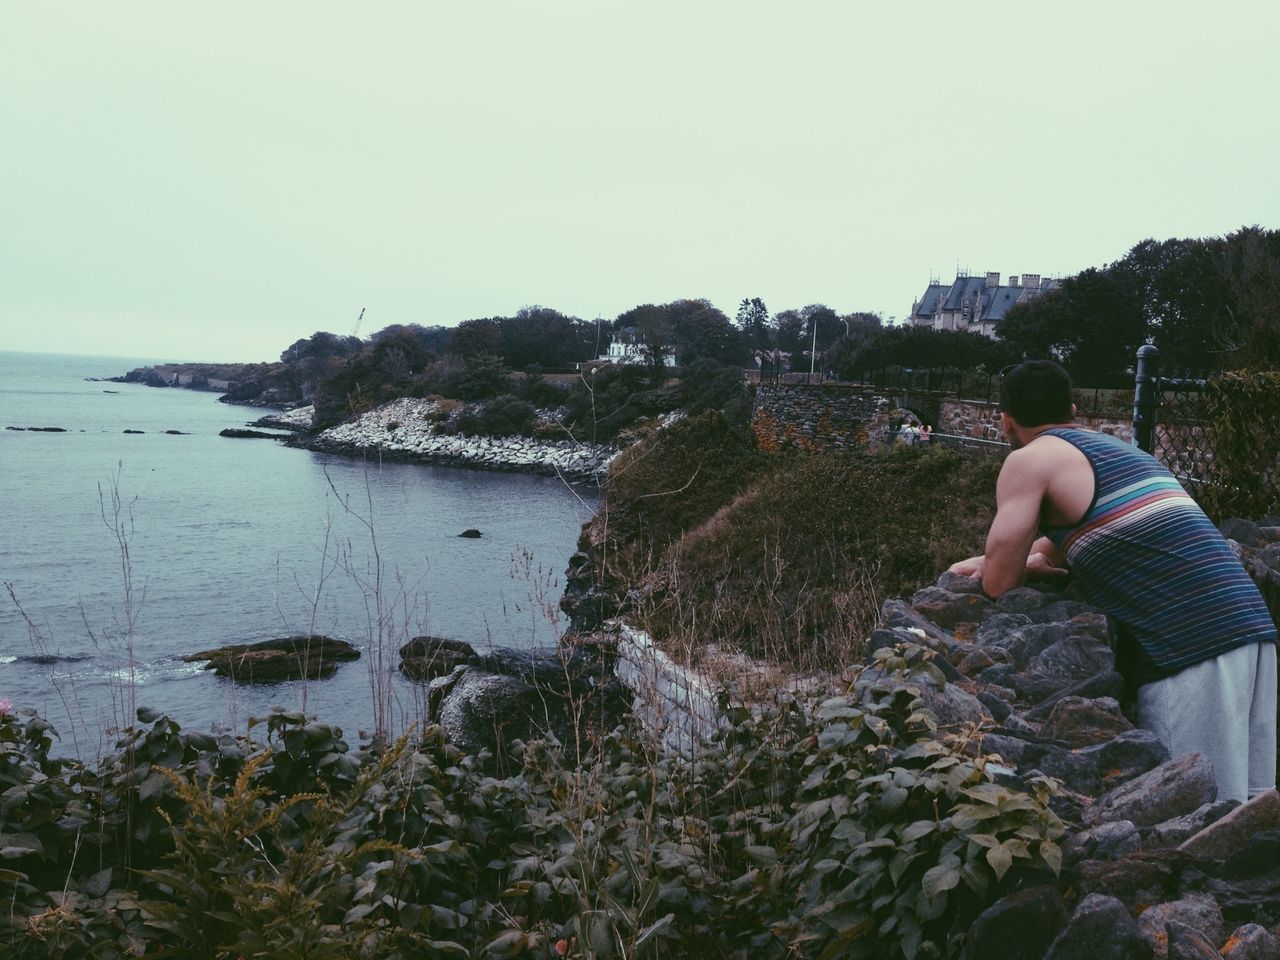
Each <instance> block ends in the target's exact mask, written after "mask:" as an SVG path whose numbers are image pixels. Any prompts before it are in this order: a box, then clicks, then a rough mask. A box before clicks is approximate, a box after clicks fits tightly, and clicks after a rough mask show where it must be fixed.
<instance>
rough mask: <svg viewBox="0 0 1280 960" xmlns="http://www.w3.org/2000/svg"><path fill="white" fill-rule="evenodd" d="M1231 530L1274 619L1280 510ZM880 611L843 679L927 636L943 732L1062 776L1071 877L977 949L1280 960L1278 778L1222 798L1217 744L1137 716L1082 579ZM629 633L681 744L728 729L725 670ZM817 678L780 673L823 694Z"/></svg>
mask: <svg viewBox="0 0 1280 960" xmlns="http://www.w3.org/2000/svg"><path fill="white" fill-rule="evenodd" d="M1223 530H1224V532H1225V533H1226V534H1227V536H1228V537H1229V538H1230V539H1231V542H1232V543H1233V544H1234V545H1235V548H1236V550H1237V553H1238V554H1239V555H1240V557H1241V560H1242V562H1243V563H1244V564H1245V566H1246V568H1247V569H1248V570H1249V571H1250V573H1251V574H1252V575H1253V576H1254V577H1255V579H1257V580H1258V582H1259V584H1260V585H1261V586H1262V588H1263V591H1264V593H1265V594H1266V595H1267V597H1268V601H1269V603H1270V604H1271V607H1272V611H1273V615H1274V614H1275V613H1276V612H1277V604H1276V603H1275V600H1276V598H1277V596H1280V592H1278V591H1280V521H1270V520H1269V521H1266V522H1265V523H1264V524H1254V523H1248V522H1245V521H1239V520H1233V521H1229V522H1227V523H1225V524H1223ZM880 619H881V625H880V627H879V628H878V629H876V630H875V631H874V632H873V633H872V635H871V637H870V638H869V640H868V644H867V650H868V656H867V659H866V662H865V663H863V664H859V665H855V666H853V667H851V668H850V669H849V670H848V671H847V676H845V677H843V678H835V679H836V680H837V681H841V680H843V681H847V682H848V683H849V684H850V685H851V686H852V688H853V689H854V690H865V689H866V687H867V685H869V684H872V685H874V684H877V683H888V682H893V681H891V678H889V677H887V676H883V675H881V672H880V667H879V664H878V662H877V657H876V655H875V651H876V650H880V651H881V656H883V655H884V651H885V649H886V648H896V649H898V650H905V649H910V648H917V649H918V648H924V649H925V650H927V651H929V652H930V654H931V659H930V663H931V665H932V666H933V667H934V668H936V669H933V670H930V671H929V672H930V674H932V677H921V678H920V680H919V682H918V683H917V684H916V688H917V689H918V692H919V695H920V698H921V700H922V701H923V706H924V707H925V708H926V709H928V710H929V711H930V712H931V713H932V714H933V716H934V717H935V719H936V720H937V724H938V727H937V735H938V737H939V738H940V739H951V740H952V741H953V742H962V743H963V744H965V745H966V749H967V750H968V751H969V752H970V753H971V754H972V755H974V756H978V755H981V756H985V757H986V763H987V764H988V769H990V770H991V771H993V772H995V773H996V774H997V777H998V779H999V781H1000V782H1001V783H1003V784H1004V785H1006V786H1009V787H1012V788H1013V789H1015V790H1019V791H1027V792H1030V789H1031V787H1030V784H1031V782H1032V781H1033V778H1036V777H1039V776H1048V777H1051V778H1053V779H1054V780H1056V781H1058V782H1059V784H1060V787H1059V789H1058V790H1057V791H1056V794H1055V796H1054V797H1053V798H1052V800H1051V807H1052V809H1053V810H1054V812H1055V813H1057V814H1058V816H1059V817H1060V818H1061V819H1062V822H1063V824H1064V825H1065V827H1066V828H1067V834H1066V836H1065V837H1063V839H1062V842H1061V853H1062V868H1061V872H1060V875H1059V876H1058V877H1057V879H1056V882H1055V881H1054V880H1053V878H1051V877H1047V878H1046V880H1045V881H1044V882H1042V883H1039V884H1038V885H1033V886H1028V887H1024V888H1023V889H1020V890H1018V891H1017V892H1015V893H1012V894H1010V895H1008V896H1006V897H1003V898H1002V899H1000V900H998V901H997V902H996V903H994V904H993V905H991V906H990V907H988V908H987V909H986V910H985V911H984V912H983V913H982V914H981V915H980V916H979V917H978V918H977V920H976V921H975V922H974V923H973V924H972V926H971V927H970V929H969V931H968V946H967V952H966V954H965V955H966V956H967V957H969V958H970V960H979V958H997V957H998V958H1000V960H1013V958H1026V960H1032V958H1042V957H1044V958H1051V960H1069V958H1092V960H1107V958H1115V960H1128V958H1143V960H1150V958H1155V960H1175V958H1178V960H1183V958H1193V957H1195V958H1201V957H1204V958H1216V957H1223V958H1228V960H1275V958H1280V792H1277V791H1275V790H1272V791H1270V792H1268V793H1265V794H1263V795H1261V796H1259V797H1256V798H1254V799H1252V800H1250V801H1249V802H1248V803H1244V804H1240V803H1237V802H1235V801H1220V800H1218V798H1217V787H1216V784H1215V782H1214V779H1213V772H1212V767H1211V765H1210V763H1209V761H1208V760H1207V759H1206V758H1205V757H1204V756H1202V755H1200V754H1190V755H1187V756H1182V757H1177V758H1170V756H1169V753H1168V751H1167V750H1166V749H1165V748H1164V746H1163V745H1161V744H1160V743H1159V741H1158V740H1157V739H1156V738H1155V736H1154V735H1153V734H1151V733H1150V732H1148V731H1146V730H1143V729H1140V728H1138V727H1137V726H1136V725H1135V723H1134V722H1133V717H1132V709H1131V705H1130V704H1129V703H1127V702H1125V699H1124V698H1125V694H1124V682H1123V679H1122V677H1121V675H1120V674H1119V672H1118V671H1117V670H1116V663H1115V657H1114V654H1113V653H1112V646H1111V639H1112V625H1111V623H1110V621H1109V620H1108V618H1107V617H1106V616H1105V615H1103V614H1102V613H1101V612H1100V611H1098V610H1096V609H1095V608H1093V607H1091V606H1089V605H1088V604H1087V603H1085V602H1084V601H1083V600H1082V599H1081V598H1080V597H1079V596H1077V595H1076V594H1075V593H1074V592H1073V591H1072V590H1071V589H1070V588H1068V589H1067V590H1066V591H1065V592H1063V591H1059V590H1057V589H1055V588H1053V587H1038V586H1037V587H1030V586H1029V587H1020V588H1017V589H1015V590H1011V591H1009V592H1008V593H1007V594H1005V595H1004V596H1002V597H1001V598H1000V599H999V600H998V601H992V600H990V599H988V598H987V597H986V596H985V595H984V594H983V593H982V590H981V585H980V584H979V583H978V582H977V581H975V580H971V579H969V578H966V577H958V576H955V575H952V574H950V573H944V574H943V575H942V577H941V578H940V579H939V580H938V581H937V584H936V585H935V586H932V587H926V588H924V589H922V590H919V591H917V592H916V593H915V594H914V595H913V596H912V597H911V598H910V600H905V599H891V600H887V601H886V602H885V603H884V605H883V608H882V610H881V618H880ZM615 624H616V621H615ZM615 632H617V631H616V626H615ZM619 639H620V643H619V644H618V647H617V654H616V655H617V664H618V667H617V672H618V675H619V676H620V677H623V678H625V679H626V680H627V686H628V687H630V688H631V689H632V691H633V692H634V693H635V694H636V696H637V703H636V705H635V707H634V710H635V712H636V714H637V715H638V716H640V717H641V718H660V719H659V720H658V721H656V729H655V732H656V733H658V734H659V735H660V736H661V737H662V738H663V740H664V741H665V742H667V744H668V746H669V747H675V748H677V749H681V750H682V752H684V751H687V750H688V748H689V746H690V745H691V741H692V740H694V739H697V738H698V737H699V736H705V735H706V733H707V731H709V730H714V729H715V727H716V726H717V717H716V714H717V710H718V709H719V708H718V707H717V699H716V697H715V696H714V690H715V688H716V687H717V684H718V683H722V682H723V678H718V679H717V678H713V677H710V676H708V675H707V674H706V673H705V672H700V671H695V670H692V669H690V668H687V667H681V666H679V665H677V664H675V663H674V662H672V661H671V660H670V659H669V658H663V657H661V655H655V653H654V651H653V649H652V643H651V641H649V640H648V638H647V637H645V636H644V635H643V634H640V633H639V632H638V631H634V630H630V629H629V628H623V629H622V630H621V631H620V634H619ZM739 669H742V668H741V667H739ZM747 669H750V667H748V668H747ZM758 669H759V670H764V669H765V668H764V666H763V665H758ZM814 679H815V678H811V677H807V678H791V682H790V683H782V684H774V686H783V687H787V688H790V689H794V690H796V691H797V692H798V693H800V694H801V695H804V696H813V695H814V692H813V691H814ZM826 682H827V683H829V682H830V680H828V681H826ZM805 691H807V693H806V692H805ZM748 706H749V704H748Z"/></svg>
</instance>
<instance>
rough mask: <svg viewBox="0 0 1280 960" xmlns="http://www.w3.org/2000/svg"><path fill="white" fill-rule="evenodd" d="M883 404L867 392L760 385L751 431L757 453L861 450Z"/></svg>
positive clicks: (785, 385)
mask: <svg viewBox="0 0 1280 960" xmlns="http://www.w3.org/2000/svg"><path fill="white" fill-rule="evenodd" d="M884 402H885V401H884V400H883V398H881V397H879V396H876V395H875V394H873V393H864V392H862V391H861V390H860V389H852V388H850V387H847V386H835V385H830V384H783V385H779V384H761V385H760V386H759V387H757V388H756V400H755V407H754V409H753V411H752V415H751V428H752V430H753V431H754V433H755V435H756V442H757V443H758V444H759V446H760V449H762V450H768V451H773V450H777V449H779V448H780V447H786V446H796V447H801V448H802V449H806V450H840V449H845V448H851V447H857V446H865V445H866V442H867V424H868V423H869V422H870V420H871V419H872V417H873V416H874V415H875V413H876V409H877V407H878V406H880V405H882V404H883V403H884Z"/></svg>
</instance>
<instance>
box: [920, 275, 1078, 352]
mask: <svg viewBox="0 0 1280 960" xmlns="http://www.w3.org/2000/svg"><path fill="white" fill-rule="evenodd" d="M1058 286H1059V283H1058V281H1057V280H1053V279H1051V278H1049V277H1041V276H1040V274H1038V273H1024V274H1023V275H1022V276H1021V278H1019V277H1018V276H1016V275H1015V276H1011V277H1010V278H1009V283H1008V284H1007V285H1006V286H1001V284H1000V274H998V273H988V274H987V275H986V276H985V277H971V276H969V275H968V274H964V273H960V274H957V275H956V279H955V281H954V282H952V283H949V284H944V283H930V284H929V286H928V288H927V289H926V290H925V292H924V296H923V297H921V298H920V299H919V300H917V301H916V302H915V303H913V304H912V305H911V315H910V316H909V317H908V318H907V322H908V323H910V324H911V325H912V326H916V327H931V328H933V329H934V330H963V331H966V332H967V333H980V334H982V335H983V336H984V337H990V338H991V339H993V340H994V339H995V336H996V324H998V323H999V322H1000V320H1001V319H1003V317H1004V315H1005V314H1006V313H1008V312H1009V308H1010V307H1012V306H1013V305H1014V304H1015V303H1021V302H1023V301H1024V300H1030V299H1031V298H1032V297H1038V296H1040V294H1042V293H1044V292H1045V291H1047V290H1054V289H1057V287H1058Z"/></svg>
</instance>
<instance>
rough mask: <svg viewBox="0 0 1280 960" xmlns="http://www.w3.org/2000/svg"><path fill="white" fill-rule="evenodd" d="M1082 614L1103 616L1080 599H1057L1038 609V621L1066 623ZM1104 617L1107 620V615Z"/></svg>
mask: <svg viewBox="0 0 1280 960" xmlns="http://www.w3.org/2000/svg"><path fill="white" fill-rule="evenodd" d="M1081 614H1085V615H1089V616H1102V615H1101V614H1099V613H1098V611H1097V609H1096V608H1095V607H1091V606H1089V605H1088V604H1087V603H1081V602H1080V601H1079V600H1055V601H1054V602H1053V603H1050V604H1049V605H1048V606H1046V607H1044V608H1042V609H1040V610H1037V611H1036V621H1037V622H1040V623H1049V622H1051V621H1059V622H1063V623H1065V622H1066V621H1068V620H1071V619H1074V618H1075V617H1078V616H1080V615H1081ZM1103 619H1104V620H1105V617H1104V618H1103Z"/></svg>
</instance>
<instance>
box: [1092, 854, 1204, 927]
mask: <svg viewBox="0 0 1280 960" xmlns="http://www.w3.org/2000/svg"><path fill="white" fill-rule="evenodd" d="M1191 863H1192V861H1191V858H1190V857H1188V856H1186V855H1185V854H1181V853H1178V851H1176V850H1140V851H1138V852H1137V853H1133V854H1130V855H1129V856H1127V857H1122V858H1121V859H1119V860H1082V861H1080V862H1079V863H1077V864H1075V866H1074V867H1073V868H1072V871H1071V872H1072V878H1073V880H1072V886H1073V887H1074V888H1075V889H1076V890H1077V891H1078V892H1079V893H1080V894H1081V895H1085V894H1091V893H1099V894H1105V895H1106V896H1109V897H1115V898H1117V899H1118V900H1121V901H1123V902H1124V903H1125V904H1126V905H1127V906H1128V907H1129V908H1130V909H1131V910H1134V911H1135V912H1136V911H1137V910H1139V909H1141V908H1142V907H1143V906H1144V905H1147V904H1152V903H1163V902H1164V901H1166V900H1176V899H1177V898H1178V897H1179V896H1181V894H1182V883H1183V879H1184V876H1185V874H1186V872H1187V868H1188V865H1190V864H1191ZM1215 897H1216V899H1217V900H1218V902H1219V903H1226V901H1225V900H1223V899H1222V897H1217V896H1216V894H1215Z"/></svg>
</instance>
